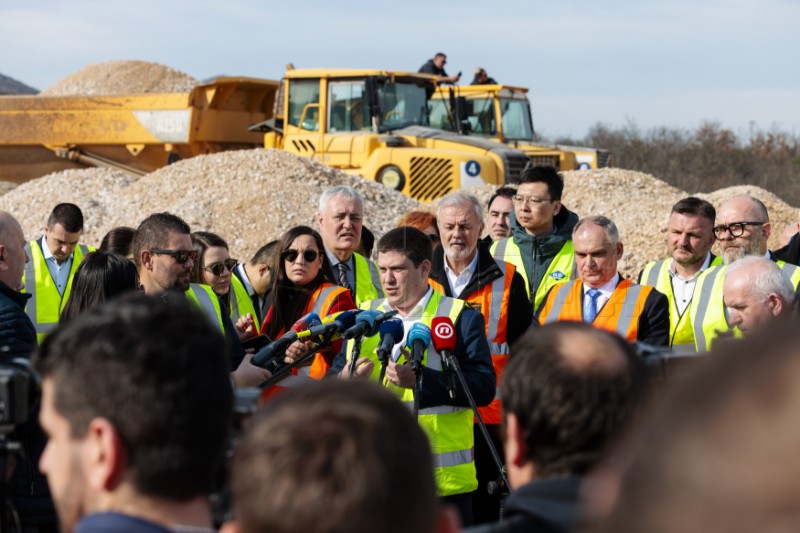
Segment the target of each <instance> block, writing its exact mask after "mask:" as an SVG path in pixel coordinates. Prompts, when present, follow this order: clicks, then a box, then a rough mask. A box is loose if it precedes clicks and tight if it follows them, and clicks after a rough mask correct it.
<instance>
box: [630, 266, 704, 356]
mask: <svg viewBox="0 0 800 533" xmlns="http://www.w3.org/2000/svg"><path fill="white" fill-rule="evenodd" d="M717 259H719V258H718V257H717V258H715V259H714V262H712V263H711V264H709V268H711V267H712V266H714V264H715V263H716V262H717ZM670 261H671V259H661V260H659V261H653V262H651V263H648V264H647V265H646V266H645V267H644V269H643V270H642V276H641V278H642V279H641V280H640V281H641V283H642V285H649V286H650V287H654V288H655V289H656V290H657V291H658V292H660V293H661V294H663V295H664V296H666V297H667V300H669V329H670V331H669V345H670V347H671V348H675V349H677V350H679V351H682V352H694V351H696V348H695V344H694V330H693V329H692V321H691V319H690V318H689V314H690V313H689V310H690V307H691V303H690V304H689V305H688V306H686V309H685V310H684V312H683V314H680V312H679V311H678V305H677V303H676V302H675V294H674V293H673V291H672V279H671V276H670V274H669V265H670ZM700 274H701V272H698V274H697V276H698V278H699V276H700ZM695 289H697V285H696V284H695ZM692 298H694V293H692Z"/></svg>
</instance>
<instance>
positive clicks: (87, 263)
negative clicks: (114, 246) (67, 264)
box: [60, 250, 139, 322]
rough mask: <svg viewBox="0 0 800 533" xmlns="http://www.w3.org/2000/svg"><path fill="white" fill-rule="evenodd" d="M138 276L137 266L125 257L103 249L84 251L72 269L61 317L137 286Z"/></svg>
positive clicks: (64, 317)
mask: <svg viewBox="0 0 800 533" xmlns="http://www.w3.org/2000/svg"><path fill="white" fill-rule="evenodd" d="M138 280H139V276H138V274H137V273H136V266H134V264H133V263H131V262H130V261H129V260H128V259H127V258H126V257H124V256H122V255H119V254H115V253H113V252H106V251H103V250H97V251H96V252H91V253H89V254H87V255H86V257H84V258H83V261H82V262H81V264H80V265H79V266H78V268H77V270H75V275H74V277H73V278H72V290H71V291H70V295H69V299H68V300H67V303H66V305H65V306H64V310H63V311H61V318H60V320H61V321H62V322H64V321H67V320H69V319H70V318H74V317H76V316H78V315H79V314H81V313H83V312H85V311H88V310H89V309H91V308H93V307H95V306H97V305H99V304H101V303H103V302H105V301H106V300H108V299H110V298H112V297H114V296H116V295H118V294H122V293H124V292H128V291H133V290H136V288H137V285H138Z"/></svg>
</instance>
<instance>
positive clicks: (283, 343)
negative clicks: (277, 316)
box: [250, 313, 320, 370]
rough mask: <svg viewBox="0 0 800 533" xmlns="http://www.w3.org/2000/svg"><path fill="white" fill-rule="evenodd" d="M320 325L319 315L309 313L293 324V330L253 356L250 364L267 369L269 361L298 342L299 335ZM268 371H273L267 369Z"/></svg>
mask: <svg viewBox="0 0 800 533" xmlns="http://www.w3.org/2000/svg"><path fill="white" fill-rule="evenodd" d="M318 324H320V319H319V315H318V314H317V313H309V314H307V315H305V316H304V317H302V318H300V320H298V321H297V322H295V323H294V324H292V328H291V329H290V330H289V331H287V332H286V333H285V334H284V335H283V336H282V337H281V338H280V339H278V340H276V341H273V342H271V343H269V344H267V345H266V346H264V347H263V348H261V349H260V350H259V351H257V352H256V353H255V355H253V358H252V359H251V360H250V362H251V363H252V364H254V365H256V366H260V367H261V368H267V367H266V366H265V365H266V364H267V363H268V362H269V361H271V360H272V359H274V358H275V357H276V356H277V355H280V354H282V353H283V352H285V351H286V348H288V347H289V345H290V344H292V343H293V342H294V341H296V340H297V338H298V337H297V334H298V333H300V332H301V331H305V330H307V329H309V328H311V327H313V326H316V325H318ZM267 370H271V369H269V368H267Z"/></svg>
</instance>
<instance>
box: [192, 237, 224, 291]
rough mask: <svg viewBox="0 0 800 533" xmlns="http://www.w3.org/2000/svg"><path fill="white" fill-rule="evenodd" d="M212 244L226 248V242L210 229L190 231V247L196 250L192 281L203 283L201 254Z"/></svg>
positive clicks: (203, 263)
mask: <svg viewBox="0 0 800 533" xmlns="http://www.w3.org/2000/svg"><path fill="white" fill-rule="evenodd" d="M212 246H219V247H220V248H225V249H226V250H228V242H227V241H226V240H225V239H223V238H222V237H220V236H219V235H217V234H216V233H211V232H210V231H196V232H194V233H192V248H194V250H195V251H196V252H197V261H195V262H194V266H193V267H192V282H193V283H203V267H204V266H205V261H204V259H203V256H204V255H205V253H206V250H208V249H209V248H211V247H212ZM229 294H230V293H229ZM226 299H227V298H226ZM226 303H227V302H226Z"/></svg>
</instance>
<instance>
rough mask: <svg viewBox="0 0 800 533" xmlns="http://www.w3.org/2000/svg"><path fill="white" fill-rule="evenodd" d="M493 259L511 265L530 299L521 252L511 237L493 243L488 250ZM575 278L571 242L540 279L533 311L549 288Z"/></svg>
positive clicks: (566, 243)
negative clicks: (520, 278) (523, 284)
mask: <svg viewBox="0 0 800 533" xmlns="http://www.w3.org/2000/svg"><path fill="white" fill-rule="evenodd" d="M490 251H491V253H492V255H493V256H494V258H495V259H497V260H500V261H505V262H507V263H511V264H512V265H514V266H515V267H516V269H517V272H520V273H521V274H522V279H524V280H525V290H527V291H528V299H529V300H530V299H531V282H530V280H529V279H528V271H527V270H526V269H525V262H524V261H523V260H522V252H521V251H520V249H519V246H518V245H517V243H515V242H514V238H513V237H507V238H505V239H502V240H499V241H495V242H494V243H493V244H492V247H491V248H490ZM574 277H576V276H575V249H574V248H573V247H572V241H571V240H570V241H567V242H565V243H564V246H562V247H561V250H559V251H558V253H557V254H556V256H555V257H554V258H553V260H552V261H550V265H549V266H548V267H547V271H546V272H545V274H544V276H543V277H542V281H541V282H540V283H539V286H538V287H536V292H535V294H534V298H533V310H534V311H536V310H537V309H539V305H540V304H541V303H542V300H544V297H545V296H547V292H548V291H549V290H550V287H552V286H553V285H555V284H556V283H559V282H562V281H569V280H571V279H573V278H574Z"/></svg>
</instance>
